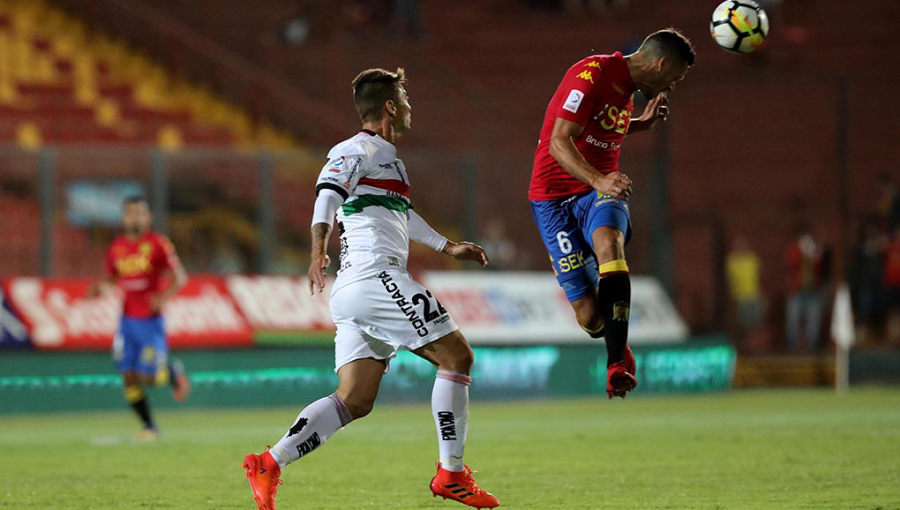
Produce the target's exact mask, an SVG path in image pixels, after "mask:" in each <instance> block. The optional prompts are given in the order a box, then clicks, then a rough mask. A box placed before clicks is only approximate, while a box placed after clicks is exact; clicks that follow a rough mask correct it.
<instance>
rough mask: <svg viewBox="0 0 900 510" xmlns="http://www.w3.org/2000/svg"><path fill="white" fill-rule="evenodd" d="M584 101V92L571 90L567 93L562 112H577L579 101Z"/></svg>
mask: <svg viewBox="0 0 900 510" xmlns="http://www.w3.org/2000/svg"><path fill="white" fill-rule="evenodd" d="M582 99H584V92H582V91H580V90H578V89H572V91H571V92H569V97H568V98H566V102H565V103H563V110H568V111H570V112H572V113H575V112H577V111H578V107H579V106H581V100H582Z"/></svg>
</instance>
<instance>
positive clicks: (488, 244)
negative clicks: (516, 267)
mask: <svg viewBox="0 0 900 510" xmlns="http://www.w3.org/2000/svg"><path fill="white" fill-rule="evenodd" d="M478 244H479V245H481V247H482V248H484V251H486V252H487V254H488V258H489V259H490V261H491V263H490V265H489V266H488V269H495V270H498V271H506V270H509V269H512V267H513V264H515V262H516V245H515V244H514V243H513V241H512V240H511V239H510V238H509V236H508V235H507V234H506V224H505V223H503V220H501V219H499V218H491V220H490V221H488V223H487V225H486V226H485V228H484V234H483V236H482V237H481V238H480V239H479V240H478Z"/></svg>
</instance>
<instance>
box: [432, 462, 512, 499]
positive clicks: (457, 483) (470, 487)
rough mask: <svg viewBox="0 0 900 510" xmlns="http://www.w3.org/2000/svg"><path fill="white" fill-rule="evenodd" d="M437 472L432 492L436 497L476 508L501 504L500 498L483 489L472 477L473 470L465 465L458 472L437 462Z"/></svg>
mask: <svg viewBox="0 0 900 510" xmlns="http://www.w3.org/2000/svg"><path fill="white" fill-rule="evenodd" d="M435 465H436V466H437V468H438V470H437V474H436V475H434V478H432V479H431V492H432V493H433V494H434V497H438V496H441V497H442V498H444V499H448V498H449V499H452V500H453V501H459V502H460V503H462V504H464V505H466V506H471V507H475V508H494V507H498V506H500V500H499V499H497V497H496V496H494V495H493V494H491V493H490V492H488V491H486V490H484V489H482V488H481V487H479V486H478V484H477V483H475V479H474V478H472V473H473V471H472V470H471V469H469V466H465V469H464V470H463V471H460V472H458V473H456V472H453V471H447V470H446V469H444V468H443V467H441V463H440V462H435Z"/></svg>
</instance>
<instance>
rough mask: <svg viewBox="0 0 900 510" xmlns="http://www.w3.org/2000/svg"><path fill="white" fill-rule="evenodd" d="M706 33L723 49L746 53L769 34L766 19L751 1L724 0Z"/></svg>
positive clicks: (762, 11) (763, 12)
mask: <svg viewBox="0 0 900 510" xmlns="http://www.w3.org/2000/svg"><path fill="white" fill-rule="evenodd" d="M709 33H710V35H712V38H713V41H716V44H718V45H719V46H720V47H721V48H722V49H724V50H727V51H730V52H732V53H750V52H751V51H753V50H755V49H756V48H758V47H759V45H760V44H762V43H763V41H764V40H765V39H766V36H767V35H769V17H768V16H767V15H766V11H764V10H763V8H762V7H760V6H759V4H757V3H756V2H754V1H752V0H726V1H725V2H722V3H721V4H719V6H718V7H716V10H715V11H713V15H712V21H710V23H709Z"/></svg>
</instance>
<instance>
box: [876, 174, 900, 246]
mask: <svg viewBox="0 0 900 510" xmlns="http://www.w3.org/2000/svg"><path fill="white" fill-rule="evenodd" d="M878 187H879V189H880V192H879V195H878V199H877V200H878V201H877V203H876V207H877V208H878V215H879V217H880V219H881V227H882V228H883V229H884V232H885V234H890V233H892V232H894V231H895V230H897V227H898V226H900V189H898V188H897V183H896V181H895V180H894V179H892V178H891V176H890V175H888V174H881V175H880V176H879V177H878Z"/></svg>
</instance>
